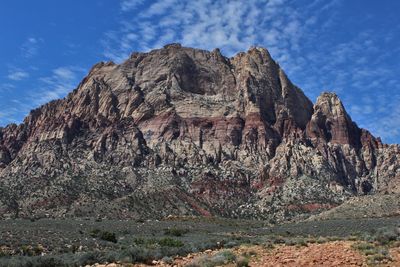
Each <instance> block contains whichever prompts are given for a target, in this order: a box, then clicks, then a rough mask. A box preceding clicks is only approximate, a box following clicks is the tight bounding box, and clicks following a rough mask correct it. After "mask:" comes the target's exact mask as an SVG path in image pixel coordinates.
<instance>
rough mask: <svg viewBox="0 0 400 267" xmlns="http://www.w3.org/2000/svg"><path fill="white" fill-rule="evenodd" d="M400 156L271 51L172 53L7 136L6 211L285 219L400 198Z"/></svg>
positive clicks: (0, 166) (108, 77)
mask: <svg viewBox="0 0 400 267" xmlns="http://www.w3.org/2000/svg"><path fill="white" fill-rule="evenodd" d="M399 152H400V149H399V146H398V145H385V144H382V142H381V140H380V139H379V138H375V137H374V136H372V135H371V134H370V133H369V132H368V131H367V130H364V129H360V128H359V127H358V126H357V125H356V123H354V122H353V121H352V120H351V118H350V116H349V115H348V114H347V112H346V110H345V108H344V106H343V104H342V102H341V101H340V99H339V98H338V97H337V95H335V94H334V93H322V94H321V95H320V96H319V97H318V99H317V101H316V103H315V104H314V105H313V103H312V102H311V101H310V100H309V99H308V98H307V97H306V96H305V95H304V93H303V92H302V91H301V90H300V89H299V88H298V87H296V86H295V85H293V84H292V83H291V81H290V80H289V79H288V77H287V76H286V74H285V73H284V71H283V70H282V69H281V68H280V66H279V65H278V64H277V63H276V62H275V61H274V60H273V59H272V58H271V56H270V54H269V52H268V51H267V50H266V49H264V48H259V47H253V48H251V49H249V50H248V51H247V52H241V53H238V54H237V55H235V56H234V57H232V58H227V57H225V56H223V55H222V54H221V53H220V51H219V50H218V49H215V50H213V51H211V52H209V51H204V50H199V49H193V48H186V47H182V46H181V45H179V44H170V45H167V46H165V47H164V48H162V49H157V50H153V51H150V52H148V53H133V54H132V55H131V56H130V58H129V59H127V60H126V61H125V62H123V63H122V64H115V63H113V62H106V63H104V62H102V63H98V64H96V65H94V66H93V68H92V69H91V70H90V72H89V74H88V75H87V76H86V77H85V78H84V79H83V80H82V82H81V83H80V84H79V85H78V87H77V88H76V89H74V90H73V91H72V92H71V93H70V94H69V95H68V96H66V97H65V98H64V99H60V100H55V101H52V102H49V103H47V104H45V105H43V106H41V107H39V108H37V109H35V110H32V111H31V112H30V114H29V115H28V116H27V117H26V118H25V120H24V121H23V123H22V124H20V125H15V124H11V125H8V126H6V127H5V128H1V129H0V214H3V216H5V217H6V216H14V215H17V216H21V217H31V216H54V217H65V216H104V217H113V218H162V217H165V216H168V215H204V216H209V215H220V216H227V217H240V218H256V219H271V220H286V219H290V218H293V217H298V216H300V217H301V216H304V215H307V214H310V213H317V212H319V211H322V210H326V209H330V208H332V207H335V206H337V205H339V204H341V203H342V202H343V201H344V200H345V199H347V198H348V197H351V196H354V195H363V194H377V195H379V194H390V193H399V192H400V187H399V181H400V168H399V167H400V159H398V157H397V156H398V155H399Z"/></svg>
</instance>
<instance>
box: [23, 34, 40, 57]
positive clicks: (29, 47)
mask: <svg viewBox="0 0 400 267" xmlns="http://www.w3.org/2000/svg"><path fill="white" fill-rule="evenodd" d="M42 42H43V39H42V38H36V37H29V38H28V39H27V40H26V41H25V42H24V43H23V44H22V45H21V55H22V57H24V58H31V57H33V56H35V55H37V53H38V51H39V47H40V44H41V43H42Z"/></svg>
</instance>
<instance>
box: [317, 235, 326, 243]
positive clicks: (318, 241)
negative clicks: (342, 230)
mask: <svg viewBox="0 0 400 267" xmlns="http://www.w3.org/2000/svg"><path fill="white" fill-rule="evenodd" d="M327 241H328V240H327V239H326V238H325V237H322V236H320V237H318V238H317V243H318V244H323V243H326V242H327Z"/></svg>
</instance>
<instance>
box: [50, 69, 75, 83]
mask: <svg viewBox="0 0 400 267" xmlns="http://www.w3.org/2000/svg"><path fill="white" fill-rule="evenodd" d="M53 73H54V75H55V76H56V77H58V78H60V79H62V80H73V79H75V78H76V75H75V72H74V71H72V70H71V68H68V67H60V68H56V69H54V70H53Z"/></svg>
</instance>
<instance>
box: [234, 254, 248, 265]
mask: <svg viewBox="0 0 400 267" xmlns="http://www.w3.org/2000/svg"><path fill="white" fill-rule="evenodd" d="M248 266H249V258H247V257H244V256H240V257H238V258H237V260H236V267H248Z"/></svg>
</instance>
